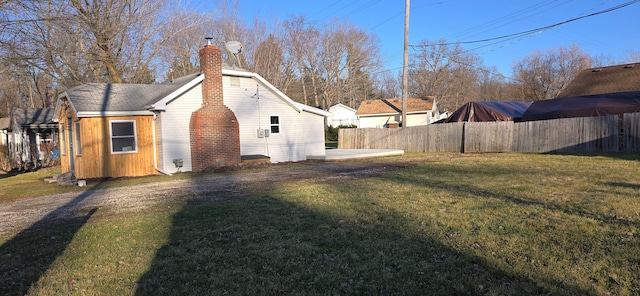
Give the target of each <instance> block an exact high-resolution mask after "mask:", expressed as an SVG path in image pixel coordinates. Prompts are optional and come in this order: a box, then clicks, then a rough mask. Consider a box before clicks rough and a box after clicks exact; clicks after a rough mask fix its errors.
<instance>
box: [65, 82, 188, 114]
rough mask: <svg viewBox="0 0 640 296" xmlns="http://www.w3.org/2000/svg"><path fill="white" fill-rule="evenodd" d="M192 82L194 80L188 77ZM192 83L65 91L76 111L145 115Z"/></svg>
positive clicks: (87, 86) (89, 86) (93, 85)
mask: <svg viewBox="0 0 640 296" xmlns="http://www.w3.org/2000/svg"><path fill="white" fill-rule="evenodd" d="M189 77H190V78H191V79H193V78H194V77H195V75H194V76H193V77H191V75H190V76H189ZM191 79H181V80H180V81H179V82H178V81H175V83H167V84H107V83H88V84H83V85H79V86H76V87H74V88H71V89H68V90H66V91H65V93H66V97H67V98H68V99H69V101H71V103H72V104H73V107H74V108H75V109H76V110H77V111H84V112H100V111H144V110H146V109H147V108H146V106H148V105H150V104H152V103H154V102H156V101H157V100H159V99H160V98H163V97H165V96H167V95H169V94H170V93H172V92H173V91H175V90H177V89H178V88H180V87H181V86H182V85H183V84H186V83H187V82H189V81H190V80H191Z"/></svg>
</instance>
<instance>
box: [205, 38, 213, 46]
mask: <svg viewBox="0 0 640 296" xmlns="http://www.w3.org/2000/svg"><path fill="white" fill-rule="evenodd" d="M204 39H207V44H206V45H205V46H208V45H213V43H211V40H213V37H205V38H204Z"/></svg>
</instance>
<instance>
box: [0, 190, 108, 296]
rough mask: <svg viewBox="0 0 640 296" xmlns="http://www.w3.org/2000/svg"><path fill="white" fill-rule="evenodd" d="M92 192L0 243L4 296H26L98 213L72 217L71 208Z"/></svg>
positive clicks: (0, 289)
mask: <svg viewBox="0 0 640 296" xmlns="http://www.w3.org/2000/svg"><path fill="white" fill-rule="evenodd" d="M92 192H93V191H86V192H83V193H82V194H80V195H78V196H77V197H76V198H74V199H73V200H71V201H70V202H68V203H66V204H65V205H63V206H61V207H59V208H58V209H56V210H54V211H53V212H51V213H49V214H47V215H46V216H44V217H43V218H42V219H40V220H39V221H38V222H36V223H34V224H33V225H31V226H30V227H29V228H27V229H25V230H23V231H21V232H20V233H18V234H17V235H16V236H15V237H13V238H12V239H10V240H9V241H7V242H5V243H4V244H2V245H1V246H0V295H25V294H27V292H28V290H29V288H30V287H31V286H33V285H34V284H35V283H36V282H37V281H38V279H40V277H42V276H43V275H44V274H45V273H46V272H47V270H48V269H49V268H50V266H51V264H52V263H53V262H54V261H55V260H56V258H58V256H60V255H62V253H63V252H64V250H65V249H66V248H67V246H68V245H69V243H70V242H71V240H72V239H73V237H74V235H75V234H76V233H77V232H78V230H79V229H80V228H82V226H83V225H84V224H85V223H86V222H87V221H88V220H89V218H91V216H92V215H93V214H94V213H95V212H96V210H97V209H92V210H90V211H89V212H87V213H86V214H84V215H82V216H73V217H68V214H69V211H70V209H72V208H73V207H74V206H75V205H77V204H78V203H80V202H81V201H83V200H84V199H85V198H87V197H88V196H90V195H91V193H92Z"/></svg>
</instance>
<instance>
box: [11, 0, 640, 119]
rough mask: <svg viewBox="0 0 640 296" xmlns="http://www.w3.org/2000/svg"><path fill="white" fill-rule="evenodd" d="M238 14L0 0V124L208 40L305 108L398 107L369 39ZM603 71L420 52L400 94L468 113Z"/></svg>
mask: <svg viewBox="0 0 640 296" xmlns="http://www.w3.org/2000/svg"><path fill="white" fill-rule="evenodd" d="M237 3H238V2H237V1H235V2H233V1H222V2H220V3H218V5H217V7H216V8H215V9H214V10H213V11H211V12H208V13H202V12H199V11H195V10H190V9H189V6H188V5H187V4H185V3H180V2H176V1H170V0H93V1H81V0H23V1H2V0H0V115H1V116H6V115H7V114H8V113H9V111H10V110H11V108H13V107H18V106H21V107H51V106H52V104H53V102H54V101H55V98H56V96H57V93H59V92H61V91H64V90H65V89H67V88H71V87H74V86H77V85H80V84H84V83H158V82H161V81H164V80H166V79H169V77H180V76H183V75H187V74H192V73H196V72H198V71H199V66H198V65H199V61H198V56H197V51H198V49H199V48H201V47H202V45H203V44H204V37H207V36H211V37H213V38H214V39H213V42H214V44H215V45H216V46H218V47H219V48H221V49H222V50H223V58H224V60H225V62H226V63H227V64H229V65H231V66H235V67H240V68H244V69H247V70H249V71H253V72H256V73H258V74H260V75H261V76H263V77H264V78H265V79H267V80H268V81H269V82H271V83H272V84H273V85H275V86H276V87H278V88H279V89H280V90H282V91H283V92H284V93H285V94H287V95H288V96H289V97H291V98H292V99H293V100H296V101H298V102H301V103H304V104H307V105H311V106H317V107H320V108H325V109H326V108H328V107H329V106H331V105H333V104H336V103H342V104H345V105H347V106H350V107H352V108H357V107H358V105H359V103H360V102H361V101H362V100H367V99H382V98H393V97H399V96H400V93H401V90H400V85H401V83H400V81H401V79H400V70H385V69H384V67H383V57H382V56H381V54H380V46H379V44H380V40H379V38H378V37H377V36H376V35H375V34H372V33H371V32H367V31H366V30H363V29H361V28H358V27H357V26H356V25H354V24H352V23H350V22H348V21H347V20H342V19H330V20H327V21H322V22H320V21H315V20H311V19H309V18H307V17H306V16H302V15H292V16H289V17H288V18H286V19H284V20H269V21H267V20H262V19H254V20H253V22H251V23H246V22H245V21H243V20H242V19H241V18H239V17H238V16H237V11H238V7H237ZM231 40H235V41H240V42H241V43H242V44H243V45H244V46H243V50H242V52H241V53H240V54H239V55H237V56H234V55H231V54H230V53H229V52H226V51H225V50H224V45H225V43H226V42H227V41H231ZM638 56H640V55H639V54H638V53H630V54H629V55H628V57H625V59H624V60H622V61H621V62H636V61H639V60H640V58H639V57H638ZM613 61H614V59H612V58H602V57H599V58H594V57H591V56H589V54H588V53H586V52H584V51H582V50H581V49H580V48H579V47H578V46H576V45H569V46H568V47H561V48H556V49H551V50H547V51H535V52H532V53H530V54H529V55H528V56H526V57H523V58H522V59H520V60H518V61H516V62H514V64H513V67H512V68H513V69H512V70H513V74H512V76H511V77H510V78H507V77H505V76H504V75H503V74H502V73H499V72H498V71H497V69H496V68H495V67H487V66H485V65H484V63H483V61H482V58H481V56H479V55H478V54H476V53H474V52H471V51H465V50H464V49H463V48H462V47H461V46H459V45H456V44H450V43H447V41H446V40H422V41H421V42H420V43H419V44H418V45H417V46H413V47H412V49H411V52H410V65H409V69H410V71H409V89H408V92H409V95H410V96H416V97H425V96H435V97H436V98H437V102H438V105H439V107H440V108H441V109H443V110H450V111H453V110H455V109H456V108H457V107H459V106H460V105H462V104H464V103H466V102H469V101H478V100H490V101H531V100H544V99H550V98H553V97H555V96H556V95H557V94H558V93H559V92H560V90H562V88H563V87H565V86H566V84H567V83H568V82H569V81H571V79H573V77H575V75H576V74H577V72H579V71H580V70H582V69H585V68H589V67H592V66H598V65H607V64H613V63H615V62H613Z"/></svg>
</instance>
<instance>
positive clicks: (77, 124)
mask: <svg viewBox="0 0 640 296" xmlns="http://www.w3.org/2000/svg"><path fill="white" fill-rule="evenodd" d="M74 147H75V148H76V155H82V145H80V121H76V143H75V145H74Z"/></svg>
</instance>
